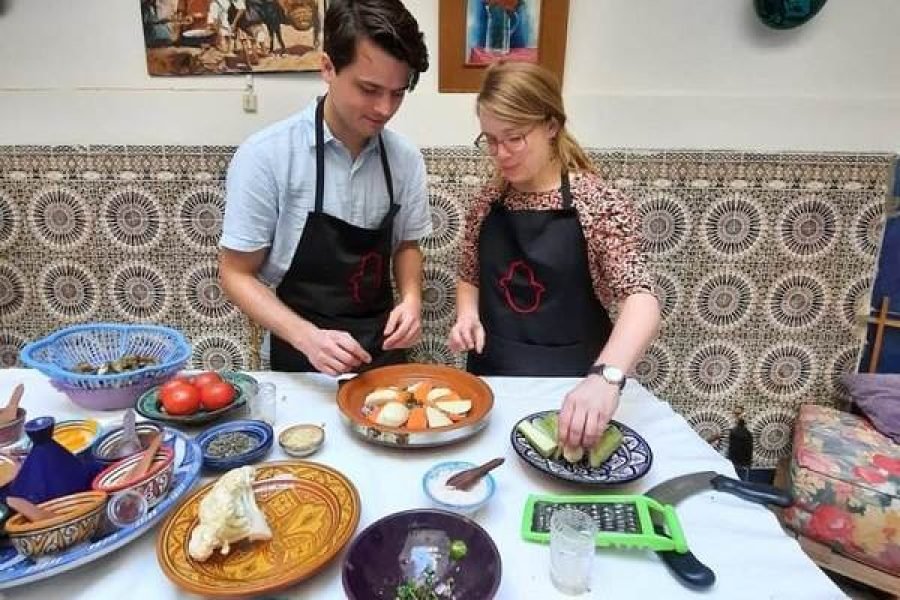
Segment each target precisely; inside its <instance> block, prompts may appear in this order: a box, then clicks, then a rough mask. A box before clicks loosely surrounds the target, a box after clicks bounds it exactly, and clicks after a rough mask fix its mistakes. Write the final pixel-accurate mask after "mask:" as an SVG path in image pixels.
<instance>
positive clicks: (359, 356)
mask: <svg viewBox="0 0 900 600" xmlns="http://www.w3.org/2000/svg"><path fill="white" fill-rule="evenodd" d="M427 69H428V54H427V50H426V48H425V44H424V42H423V36H422V33H421V32H420V31H419V27H418V24H417V23H416V20H415V19H414V18H413V17H412V15H410V14H409V12H408V11H407V10H406V8H405V7H404V6H403V4H402V3H401V2H400V0H336V1H333V2H330V3H329V7H328V10H327V12H326V14H325V54H324V57H323V59H322V77H323V78H324V80H325V82H326V83H327V84H328V94H327V95H326V96H325V97H324V98H320V99H317V100H316V101H314V102H312V103H311V104H310V105H309V106H308V107H307V108H306V109H305V110H303V111H302V112H300V113H299V114H297V115H295V116H293V117H290V118H288V119H287V120H285V121H281V122H279V123H276V124H274V125H272V126H270V127H268V128H266V129H264V130H262V131H260V132H258V133H256V134H255V135H253V136H251V137H250V138H249V139H248V140H247V141H245V142H244V143H243V144H242V145H241V146H240V148H238V150H237V152H236V153H235V155H234V158H233V159H232V162H231V165H230V167H229V169H228V177H227V190H226V207H225V220H224V224H223V231H222V238H221V240H220V244H219V245H220V252H219V273H220V276H221V279H222V285H223V288H224V289H225V292H226V293H227V294H228V296H229V297H230V298H231V300H232V301H233V302H234V303H235V304H236V305H237V306H238V307H240V308H241V309H242V310H243V311H244V312H245V313H247V315H249V316H250V318H252V319H253V320H254V321H256V322H257V323H259V324H260V325H262V326H263V327H265V328H266V329H268V330H269V331H270V333H271V335H270V362H271V364H272V368H273V369H274V370H279V371H313V370H315V371H320V372H322V373H327V374H329V375H338V374H341V373H347V372H350V371H358V370H360V369H362V368H371V367H373V366H381V365H384V364H392V363H397V362H402V361H403V360H404V358H405V357H404V352H403V350H402V349H403V348H408V347H410V346H411V345H413V344H414V343H416V341H417V340H418V338H419V336H420V333H421V314H420V313H421V302H422V301H421V287H422V285H421V284H422V262H423V259H422V253H421V250H420V249H419V245H418V240H419V239H421V238H422V237H424V236H425V235H427V234H428V233H430V232H431V217H430V215H429V211H428V198H427V190H426V182H425V163H424V160H423V159H422V155H421V154H420V152H419V151H418V149H417V148H416V147H415V146H413V145H412V144H411V143H410V142H408V141H407V140H405V139H404V138H402V137H401V136H399V135H398V134H396V133H394V132H391V131H389V130H385V129H384V126H385V124H386V123H387V122H388V120H390V118H391V117H392V116H393V115H394V113H395V112H396V111H397V109H398V108H399V107H400V104H401V102H402V101H403V97H404V95H405V94H406V92H407V90H410V89H412V88H413V86H414V85H415V83H416V82H417V80H418V76H419V73H422V72H424V71H425V70H427ZM391 267H393V274H394V279H395V281H396V285H397V292H398V298H399V301H398V303H397V304H396V306H394V300H393V295H392V291H391V280H390V273H391V270H390V269H391ZM267 284H268V285H267ZM269 286H274V290H273V289H272V288H271V287H269Z"/></svg>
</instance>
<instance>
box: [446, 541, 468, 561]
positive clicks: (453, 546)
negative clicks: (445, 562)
mask: <svg viewBox="0 0 900 600" xmlns="http://www.w3.org/2000/svg"><path fill="white" fill-rule="evenodd" d="M468 551H469V549H468V548H467V547H466V543H465V542H464V541H462V540H453V541H452V542H450V560H459V559H461V558H463V557H464V556H465V555H466V553H467V552H468Z"/></svg>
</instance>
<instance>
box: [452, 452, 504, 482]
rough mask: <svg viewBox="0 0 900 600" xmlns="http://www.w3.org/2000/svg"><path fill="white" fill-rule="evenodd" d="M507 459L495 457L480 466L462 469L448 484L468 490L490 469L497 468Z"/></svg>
mask: <svg viewBox="0 0 900 600" xmlns="http://www.w3.org/2000/svg"><path fill="white" fill-rule="evenodd" d="M505 461H506V459H505V458H495V459H493V460H489V461H487V462H486V463H484V464H483V465H481V466H480V467H473V468H471V469H466V470H465V471H460V472H459V473H457V474H456V475H454V476H453V477H451V478H450V479H448V480H447V485H449V486H450V487H455V488H456V489H458V490H467V489H469V488H470V487H472V486H473V485H475V484H476V483H478V480H479V479H481V478H482V477H484V476H485V475H486V474H487V472H488V471H491V470H493V469H496V468H497V467H499V466H500V465H502V464H503V463H504V462H505Z"/></svg>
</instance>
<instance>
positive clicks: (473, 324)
mask: <svg viewBox="0 0 900 600" xmlns="http://www.w3.org/2000/svg"><path fill="white" fill-rule="evenodd" d="M448 343H449V345H450V350H452V351H453V352H466V351H469V350H474V351H475V352H477V353H478V354H481V351H482V350H484V327H483V326H482V325H481V321H480V320H479V319H478V315H467V316H463V317H457V319H456V323H454V324H453V328H452V329H450V339H449V340H448Z"/></svg>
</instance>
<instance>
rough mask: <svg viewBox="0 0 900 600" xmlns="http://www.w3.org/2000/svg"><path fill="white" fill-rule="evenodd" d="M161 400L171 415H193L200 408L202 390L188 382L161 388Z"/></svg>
mask: <svg viewBox="0 0 900 600" xmlns="http://www.w3.org/2000/svg"><path fill="white" fill-rule="evenodd" d="M159 400H160V402H162V405H163V408H164V409H166V412H167V413H169V414H170V415H192V414H194V413H195V412H197V411H198V410H200V390H198V389H197V387H196V386H194V385H192V384H190V383H188V382H182V383H180V384H179V385H173V386H171V387H169V388H168V389H164V390H160V392H159Z"/></svg>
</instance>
